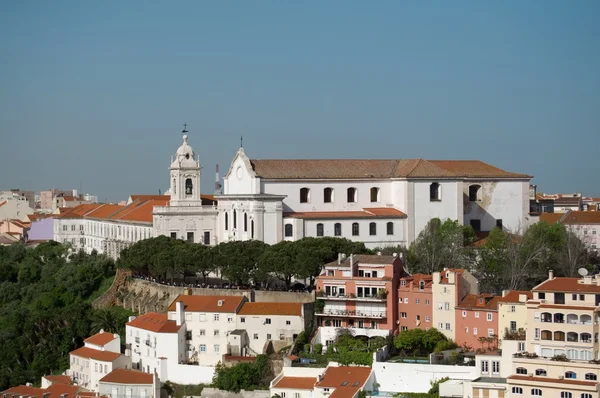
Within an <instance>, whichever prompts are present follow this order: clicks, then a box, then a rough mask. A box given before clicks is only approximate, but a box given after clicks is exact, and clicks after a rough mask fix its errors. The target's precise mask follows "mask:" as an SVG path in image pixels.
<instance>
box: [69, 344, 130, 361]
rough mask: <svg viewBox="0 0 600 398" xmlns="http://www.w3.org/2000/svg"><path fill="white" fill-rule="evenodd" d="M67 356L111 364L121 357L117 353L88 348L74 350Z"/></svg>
mask: <svg viewBox="0 0 600 398" xmlns="http://www.w3.org/2000/svg"><path fill="white" fill-rule="evenodd" d="M69 354H71V355H76V356H78V357H82V358H90V359H95V360H97V361H104V362H112V361H114V360H115V359H117V358H118V357H119V356H120V355H121V354H120V353H118V352H112V351H100V350H95V349H93V348H90V347H80V348H78V349H76V350H73V351H71V352H70V353H69Z"/></svg>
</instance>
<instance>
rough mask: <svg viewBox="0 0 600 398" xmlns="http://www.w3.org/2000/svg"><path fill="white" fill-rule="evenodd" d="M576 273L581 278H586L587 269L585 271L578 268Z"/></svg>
mask: <svg viewBox="0 0 600 398" xmlns="http://www.w3.org/2000/svg"><path fill="white" fill-rule="evenodd" d="M577 272H578V273H579V275H581V276H587V274H588V270H587V269H585V268H579V269H578V270H577Z"/></svg>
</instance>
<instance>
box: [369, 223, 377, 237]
mask: <svg viewBox="0 0 600 398" xmlns="http://www.w3.org/2000/svg"><path fill="white" fill-rule="evenodd" d="M369 235H371V236H373V235H377V224H375V223H374V222H372V223H369Z"/></svg>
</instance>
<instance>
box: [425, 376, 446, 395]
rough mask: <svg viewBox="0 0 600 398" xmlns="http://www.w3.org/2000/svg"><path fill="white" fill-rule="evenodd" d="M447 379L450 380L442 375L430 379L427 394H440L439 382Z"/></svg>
mask: <svg viewBox="0 0 600 398" xmlns="http://www.w3.org/2000/svg"><path fill="white" fill-rule="evenodd" d="M448 380H450V378H449V377H442V378H441V379H439V380H432V381H431V382H430V384H431V388H430V389H429V392H428V394H435V395H439V394H440V384H441V383H443V382H445V381H448Z"/></svg>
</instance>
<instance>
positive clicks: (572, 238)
mask: <svg viewBox="0 0 600 398" xmlns="http://www.w3.org/2000/svg"><path fill="white" fill-rule="evenodd" d="M556 257H557V265H558V270H559V271H561V272H562V274H563V275H564V276H567V277H577V276H578V272H577V271H578V270H579V268H581V267H583V266H585V265H588V261H589V254H588V246H587V242H584V241H583V240H581V239H579V237H578V236H577V234H576V233H575V232H573V231H572V230H571V229H570V228H569V227H567V228H564V227H563V230H562V245H561V249H560V250H559V252H558V255H557V256H556Z"/></svg>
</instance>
